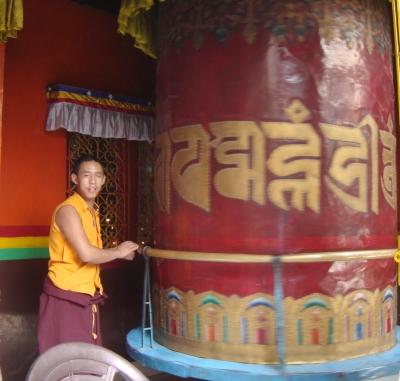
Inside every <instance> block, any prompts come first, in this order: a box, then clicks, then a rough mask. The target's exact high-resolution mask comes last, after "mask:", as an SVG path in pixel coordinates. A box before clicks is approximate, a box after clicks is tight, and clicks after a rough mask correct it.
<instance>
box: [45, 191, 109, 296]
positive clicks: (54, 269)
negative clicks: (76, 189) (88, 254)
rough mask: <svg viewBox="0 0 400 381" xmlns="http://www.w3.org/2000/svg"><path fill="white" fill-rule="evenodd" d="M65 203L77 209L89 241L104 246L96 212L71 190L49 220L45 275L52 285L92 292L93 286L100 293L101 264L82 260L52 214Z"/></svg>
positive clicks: (93, 292)
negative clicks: (47, 256)
mask: <svg viewBox="0 0 400 381" xmlns="http://www.w3.org/2000/svg"><path fill="white" fill-rule="evenodd" d="M65 205H71V206H73V207H74V208H75V210H76V211H77V212H78V214H79V217H80V218H81V221H82V226H83V230H84V231H85V234H86V236H87V238H88V240H89V242H90V244H91V245H93V246H96V247H99V248H102V247H103V244H102V241H101V232H100V220H99V214H98V212H96V214H95V218H93V214H92V212H91V211H90V209H89V207H88V205H87V203H86V202H85V200H84V199H83V198H82V197H81V196H80V195H79V194H78V193H74V194H73V195H72V196H71V197H69V198H67V199H66V200H65V201H64V202H63V203H61V204H60V205H59V206H58V207H57V208H56V210H55V211H54V214H53V217H52V220H51V226H50V236H49V252H50V261H49V273H48V276H49V278H50V279H51V281H52V282H53V284H54V285H56V286H57V287H58V288H61V289H63V290H68V291H75V292H82V293H85V294H90V295H92V296H93V295H94V294H95V292H96V290H99V291H100V293H102V292H103V287H102V284H101V280H100V266H99V265H93V264H89V263H84V262H82V261H81V260H80V259H79V257H78V255H77V254H76V253H75V251H74V250H73V248H72V247H71V246H70V245H69V243H68V242H67V240H66V239H65V237H64V235H63V233H62V232H61V231H60V229H59V227H58V226H57V223H56V221H55V215H56V213H57V211H58V210H59V209H60V208H61V207H62V206H65Z"/></svg>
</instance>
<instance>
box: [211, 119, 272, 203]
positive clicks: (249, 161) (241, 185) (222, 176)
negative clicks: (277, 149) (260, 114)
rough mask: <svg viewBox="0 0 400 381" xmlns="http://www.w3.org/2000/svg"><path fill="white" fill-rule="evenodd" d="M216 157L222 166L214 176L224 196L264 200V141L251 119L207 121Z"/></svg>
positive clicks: (219, 191)
mask: <svg viewBox="0 0 400 381" xmlns="http://www.w3.org/2000/svg"><path fill="white" fill-rule="evenodd" d="M210 130H211V132H212V133H213V134H214V136H215V137H216V139H215V140H214V141H213V142H212V144H213V145H214V146H215V151H214V152H215V159H216V161H217V162H218V163H219V164H221V165H223V166H226V167H224V168H222V169H220V170H219V171H217V173H216V174H215V176H214V185H215V189H216V191H217V192H218V193H219V194H220V195H222V196H225V197H230V198H237V199H240V200H245V201H249V200H253V201H255V202H256V203H258V204H260V205H264V204H265V171H264V160H265V159H264V157H265V141H264V137H263V134H262V132H261V130H260V129H259V128H258V126H257V124H256V123H255V122H247V121H244V122H217V123H210Z"/></svg>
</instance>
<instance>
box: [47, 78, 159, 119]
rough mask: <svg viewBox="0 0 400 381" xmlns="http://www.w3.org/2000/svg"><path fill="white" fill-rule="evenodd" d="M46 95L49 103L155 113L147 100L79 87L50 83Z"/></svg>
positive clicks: (145, 113)
mask: <svg viewBox="0 0 400 381" xmlns="http://www.w3.org/2000/svg"><path fill="white" fill-rule="evenodd" d="M46 96H47V101H48V102H49V103H61V102H67V103H73V104H78V105H81V106H87V107H92V108H96V109H102V110H108V111H117V112H126V113H129V114H140V115H154V113H155V107H154V106H153V105H152V104H151V103H149V102H146V101H143V100H140V99H136V98H132V97H126V96H121V95H114V94H109V93H106V92H103V91H93V90H89V89H83V88H79V87H72V86H66V85H52V86H50V87H49V88H48V89H47V93H46Z"/></svg>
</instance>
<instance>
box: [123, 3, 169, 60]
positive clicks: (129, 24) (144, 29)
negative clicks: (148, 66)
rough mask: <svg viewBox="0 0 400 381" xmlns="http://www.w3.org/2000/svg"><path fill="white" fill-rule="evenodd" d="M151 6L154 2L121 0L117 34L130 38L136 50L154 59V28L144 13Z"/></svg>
mask: <svg viewBox="0 0 400 381" xmlns="http://www.w3.org/2000/svg"><path fill="white" fill-rule="evenodd" d="M160 1H165V0H160ZM153 5H154V0H122V1H121V6H120V10H119V15H118V32H119V33H121V34H123V35H125V34H127V35H129V36H131V37H132V38H133V39H134V44H135V47H136V48H138V49H140V50H141V51H142V52H143V53H145V54H147V55H149V56H150V57H153V58H156V52H155V42H154V41H155V36H154V26H153V22H152V19H151V16H150V15H149V14H148V13H146V12H147V11H148V10H150V8H151V7H152V6H153Z"/></svg>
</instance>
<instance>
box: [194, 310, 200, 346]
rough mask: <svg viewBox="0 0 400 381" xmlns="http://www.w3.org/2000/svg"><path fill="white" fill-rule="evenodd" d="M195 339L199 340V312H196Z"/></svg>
mask: <svg viewBox="0 0 400 381" xmlns="http://www.w3.org/2000/svg"><path fill="white" fill-rule="evenodd" d="M195 326H196V339H197V340H201V325H200V314H196V321H195Z"/></svg>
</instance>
